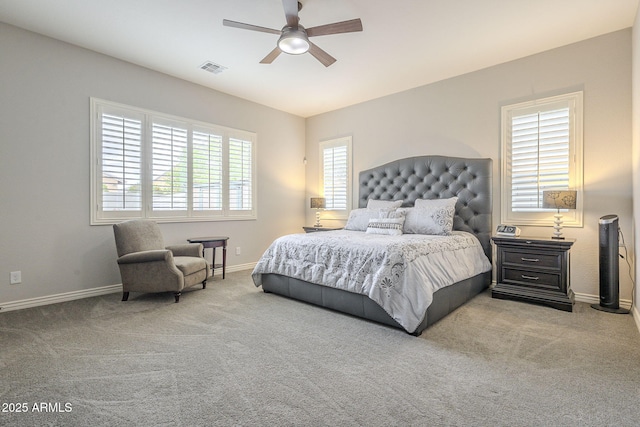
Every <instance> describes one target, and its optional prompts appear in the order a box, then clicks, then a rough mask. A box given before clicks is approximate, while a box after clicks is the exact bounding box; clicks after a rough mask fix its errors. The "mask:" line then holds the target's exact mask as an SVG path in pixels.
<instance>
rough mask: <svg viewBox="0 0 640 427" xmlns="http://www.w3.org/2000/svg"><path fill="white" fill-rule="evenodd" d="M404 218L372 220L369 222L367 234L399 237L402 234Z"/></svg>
mask: <svg viewBox="0 0 640 427" xmlns="http://www.w3.org/2000/svg"><path fill="white" fill-rule="evenodd" d="M403 224H404V217H403V216H401V217H399V218H377V219H376V218H372V219H370V220H369V226H368V227H367V233H369V234H386V235H390V236H399V235H401V234H402V226H403Z"/></svg>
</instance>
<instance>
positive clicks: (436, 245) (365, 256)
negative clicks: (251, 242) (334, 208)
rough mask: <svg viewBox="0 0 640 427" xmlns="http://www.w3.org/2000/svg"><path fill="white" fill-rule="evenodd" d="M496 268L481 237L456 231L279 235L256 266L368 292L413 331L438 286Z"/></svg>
mask: <svg viewBox="0 0 640 427" xmlns="http://www.w3.org/2000/svg"><path fill="white" fill-rule="evenodd" d="M489 270H491V263H490V262H489V260H488V259H487V257H486V255H485V254H484V252H483V250H482V246H481V245H480V242H479V241H478V239H477V238H476V237H475V236H474V235H472V234H470V233H466V232H462V231H454V232H453V234H452V235H450V236H431V235H421V234H403V235H400V236H385V235H376V234H367V233H364V232H362V231H349V230H336V231H326V232H318V233H309V234H291V235H288V236H283V237H281V238H279V239H277V240H275V241H274V242H273V243H272V244H271V246H270V247H269V248H268V249H267V250H266V252H265V253H264V255H263V256H262V258H260V260H259V261H258V264H257V265H256V267H255V268H254V270H253V273H252V276H253V281H254V283H255V285H256V286H260V285H261V284H262V282H261V275H262V274H267V273H276V274H281V275H285V276H289V277H294V278H296V279H300V280H304V281H307V282H311V283H316V284H319V285H325V286H331V287H335V288H340V289H343V290H346V291H349V292H354V293H357V294H362V295H367V296H368V297H369V298H371V299H372V300H374V301H375V302H377V303H378V304H379V305H380V306H381V307H382V308H383V309H384V310H385V311H386V312H387V313H388V314H389V315H390V316H391V317H392V318H393V319H395V320H396V321H397V322H398V323H399V324H400V325H401V326H402V327H403V328H405V329H406V330H407V331H408V332H413V331H415V330H416V328H417V327H418V326H419V325H420V323H421V322H422V320H423V318H424V315H425V314H426V312H427V308H428V307H429V305H430V304H431V301H432V300H433V293H434V292H436V291H437V290H438V289H440V288H443V287H445V286H448V285H451V284H453V283H456V282H459V281H461V280H464V279H468V278H470V277H473V276H476V275H478V274H480V273H483V272H486V271H489Z"/></svg>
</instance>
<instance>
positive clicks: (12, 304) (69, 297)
mask: <svg viewBox="0 0 640 427" xmlns="http://www.w3.org/2000/svg"><path fill="white" fill-rule="evenodd" d="M255 265H256V263H255V262H252V263H247V264H239V265H233V266H228V267H227V269H226V272H225V274H226V273H235V272H237V271H243V270H253V268H254V267H255ZM218 274H220V273H218ZM117 292H122V283H118V284H116V285H108V286H102V287H99V288H91V289H82V290H80V291H72V292H64V293H61V294H54V295H47V296H43V297H36V298H29V299H23V300H18V301H9V302H6V303H2V304H0V313H4V312H5V311H14V310H22V309H23V308H32V307H40V306H43V305H49V304H57V303H60V302H67V301H73V300H77V299H82V298H90V297H97V296H99V295H107V294H113V293H117Z"/></svg>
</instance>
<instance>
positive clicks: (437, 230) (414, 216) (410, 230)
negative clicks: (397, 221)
mask: <svg viewBox="0 0 640 427" xmlns="http://www.w3.org/2000/svg"><path fill="white" fill-rule="evenodd" d="M418 200H420V202H419V201H418ZM418 200H416V203H415V207H414V208H402V209H398V211H404V212H405V215H406V218H405V222H404V227H403V231H404V232H405V233H407V234H436V235H447V234H451V231H452V230H453V217H454V215H455V212H456V208H455V206H456V202H457V201H458V198H457V197H452V198H450V199H435V200H423V199H418Z"/></svg>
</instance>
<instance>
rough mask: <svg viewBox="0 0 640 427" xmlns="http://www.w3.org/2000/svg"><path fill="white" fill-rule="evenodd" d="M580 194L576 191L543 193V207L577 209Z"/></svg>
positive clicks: (549, 191) (548, 191)
mask: <svg viewBox="0 0 640 427" xmlns="http://www.w3.org/2000/svg"><path fill="white" fill-rule="evenodd" d="M577 194H578V192H577V191H575V190H561V191H558V190H547V191H543V192H542V207H543V208H550V209H575V208H576V199H577Z"/></svg>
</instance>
